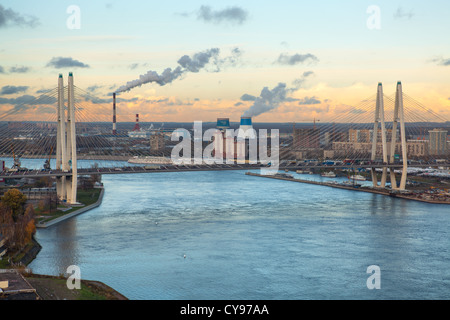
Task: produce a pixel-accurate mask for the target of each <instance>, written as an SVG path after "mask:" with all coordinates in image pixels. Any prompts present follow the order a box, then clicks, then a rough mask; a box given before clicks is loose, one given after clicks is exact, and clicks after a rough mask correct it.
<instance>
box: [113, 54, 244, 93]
mask: <svg viewBox="0 0 450 320" xmlns="http://www.w3.org/2000/svg"><path fill="white" fill-rule="evenodd" d="M219 53H220V50H219V49H218V48H212V49H209V50H205V51H202V52H198V53H195V54H194V55H193V56H192V57H190V56H188V55H184V56H182V57H181V58H180V59H179V60H178V61H177V62H178V64H179V66H178V67H176V68H175V69H174V70H172V69H171V68H167V69H165V70H164V71H163V73H161V74H158V73H157V72H156V71H152V70H150V71H148V72H147V73H146V74H143V75H141V76H140V77H139V79H136V80H132V81H129V82H127V84H126V85H123V86H121V87H120V88H118V89H117V90H116V93H120V92H125V91H130V90H131V89H133V88H136V87H140V86H142V85H144V84H147V83H151V82H154V83H157V84H159V85H160V86H164V85H166V84H169V83H171V82H173V81H174V80H176V79H178V78H180V77H181V76H182V75H184V74H185V73H188V72H193V73H197V72H199V71H200V70H202V69H203V68H205V67H206V66H207V65H208V64H211V65H214V66H215V67H216V69H215V70H214V71H215V72H218V71H220V68H221V66H222V65H224V64H225V63H230V62H234V61H235V59H236V57H237V56H239V55H240V54H241V52H240V50H239V49H238V48H235V49H233V51H232V56H231V57H227V58H224V59H219Z"/></svg>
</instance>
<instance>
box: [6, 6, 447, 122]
mask: <svg viewBox="0 0 450 320" xmlns="http://www.w3.org/2000/svg"><path fill="white" fill-rule="evenodd" d="M449 14H450V2H448V1H444V0H442V1H441V0H431V1H415V0H409V1H403V0H402V1H376V0H373V1H363V0H353V1H352V0H343V1H332V0H322V1H294V0H289V1H286V0H279V1H265V0H258V1H254V0H246V1H240V2H232V1H206V0H204V1H194V0H190V1H176V0H168V1H152V0H150V1H142V0H127V1H124V0H96V1H85V0H71V1H63V0H58V1H56V0H44V1H31V0H0V113H1V112H6V111H7V110H9V109H11V108H13V107H14V106H15V105H17V103H18V102H19V101H22V100H21V98H23V97H24V96H36V97H38V96H39V95H40V94H42V92H44V91H45V90H49V89H53V88H55V87H56V86H57V79H58V75H59V74H60V73H62V74H63V76H64V77H65V81H67V75H68V73H69V72H73V73H74V79H75V85H76V86H77V87H79V88H81V89H83V90H85V91H86V92H89V93H90V94H91V95H92V96H94V97H97V98H99V101H102V102H104V103H106V107H104V106H102V107H104V108H103V109H102V108H100V105H96V104H92V103H90V104H89V106H90V107H91V108H93V110H94V109H96V108H97V110H105V111H104V112H105V113H106V116H107V117H109V116H110V115H108V114H107V113H108V112H110V111H111V112H112V107H111V108H109V107H110V105H111V104H110V100H111V95H112V93H113V92H117V93H118V97H119V98H120V100H119V104H118V115H119V117H118V121H132V119H133V118H134V116H135V114H136V113H139V114H140V117H141V121H145V122H152V121H155V122H164V121H166V122H171V121H175V122H186V121H215V120H216V119H217V118H224V117H225V118H226V117H228V118H230V120H231V121H239V119H240V117H241V116H243V115H246V116H252V117H253V121H255V122H308V121H312V120H313V119H320V120H322V121H327V120H332V119H334V118H335V117H336V115H338V114H339V113H340V112H342V110H345V109H348V108H349V106H353V107H354V106H357V105H359V104H360V103H361V101H363V100H365V99H366V98H368V97H372V96H374V95H375V94H376V89H377V85H378V83H379V82H382V83H383V88H384V92H385V94H387V95H393V94H394V93H395V89H396V83H397V81H402V84H403V90H404V92H405V93H407V94H408V95H409V96H411V97H413V98H414V99H415V100H417V101H419V102H420V103H421V104H423V105H424V106H426V107H427V108H430V109H432V110H433V111H434V112H436V113H438V114H439V115H441V116H442V117H443V118H445V119H448V120H450V42H449V41H448V39H447V37H446V35H447V34H448V32H449V31H450V19H448V16H449ZM48 109H49V108H47V109H41V110H48ZM102 112H103V111H102ZM43 116H44V118H45V115H44V114H42V113H41V114H38V112H36V109H29V110H28V112H26V111H24V118H26V119H36V120H38V119H41V118H42V117H43Z"/></svg>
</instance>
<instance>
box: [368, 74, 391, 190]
mask: <svg viewBox="0 0 450 320" xmlns="http://www.w3.org/2000/svg"><path fill="white" fill-rule="evenodd" d="M379 126H381V146H382V155H383V164H387V162H388V154H387V142H386V125H385V122H384V96H383V84H382V83H381V82H380V83H378V91H377V101H376V108H375V121H374V126H373V133H372V158H371V160H372V161H375V160H376V155H377V147H378V127H379ZM371 174H372V182H373V186H374V187H378V186H379V187H381V188H384V187H385V186H386V179H387V168H386V167H383V174H382V176H381V182H380V185H378V177H377V172H376V170H375V168H372V169H371Z"/></svg>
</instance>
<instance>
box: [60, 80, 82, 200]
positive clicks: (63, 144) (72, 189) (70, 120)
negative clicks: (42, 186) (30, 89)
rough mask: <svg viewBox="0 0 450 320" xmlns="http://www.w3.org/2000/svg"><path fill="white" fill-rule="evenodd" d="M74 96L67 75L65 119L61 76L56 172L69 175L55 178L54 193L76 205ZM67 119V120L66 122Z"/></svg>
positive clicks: (70, 81) (72, 84)
mask: <svg viewBox="0 0 450 320" xmlns="http://www.w3.org/2000/svg"><path fill="white" fill-rule="evenodd" d="M74 98H75V95H74V83H73V74H72V73H69V80H68V99H67V117H66V110H65V109H66V108H65V106H64V101H65V99H64V82H63V76H62V74H60V75H59V79H58V126H57V139H56V140H57V141H56V170H62V171H63V172H65V173H66V172H67V173H71V174H69V175H67V176H60V177H56V192H57V195H58V197H59V199H60V200H62V201H66V202H67V203H69V204H76V203H77V186H78V171H77V145H76V128H75V100H74ZM66 119H67V120H66Z"/></svg>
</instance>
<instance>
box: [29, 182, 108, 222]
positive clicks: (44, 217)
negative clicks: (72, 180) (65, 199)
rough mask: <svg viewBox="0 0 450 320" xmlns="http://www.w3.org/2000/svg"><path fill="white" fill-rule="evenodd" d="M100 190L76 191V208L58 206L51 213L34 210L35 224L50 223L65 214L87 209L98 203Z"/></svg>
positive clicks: (49, 211)
mask: <svg viewBox="0 0 450 320" xmlns="http://www.w3.org/2000/svg"><path fill="white" fill-rule="evenodd" d="M100 193H101V189H99V188H93V189H86V190H81V189H80V190H78V191H77V200H78V202H79V203H80V205H78V206H74V207H71V206H68V205H67V206H66V205H59V206H58V208H57V210H55V211H51V210H47V211H41V210H39V209H35V214H36V217H37V218H36V223H37V224H38V223H46V222H49V221H52V220H54V219H57V218H59V217H62V216H65V215H66V214H69V213H72V212H74V211H76V210H79V209H81V208H83V207H87V206H89V205H91V204H94V203H96V202H97V201H98V199H99V197H100Z"/></svg>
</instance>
